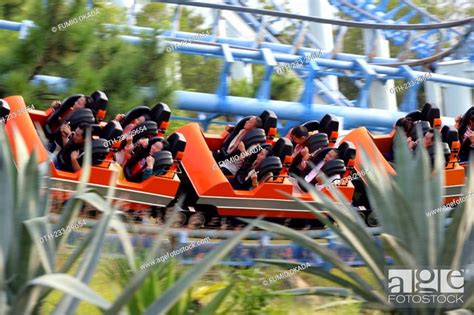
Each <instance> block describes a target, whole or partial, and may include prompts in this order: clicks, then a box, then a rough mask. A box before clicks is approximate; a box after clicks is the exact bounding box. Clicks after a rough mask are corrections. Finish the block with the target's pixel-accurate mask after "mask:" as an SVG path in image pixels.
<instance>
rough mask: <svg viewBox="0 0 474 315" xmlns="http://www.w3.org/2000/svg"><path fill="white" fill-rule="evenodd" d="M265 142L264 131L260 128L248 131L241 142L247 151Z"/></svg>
mask: <svg viewBox="0 0 474 315" xmlns="http://www.w3.org/2000/svg"><path fill="white" fill-rule="evenodd" d="M265 140H266V134H265V131H264V130H263V129H261V128H255V129H252V130H249V131H248V132H247V133H246V134H245V136H244V138H243V139H242V142H243V143H244V145H245V148H246V149H248V148H250V147H251V146H252V145H255V144H262V143H264V142H265Z"/></svg>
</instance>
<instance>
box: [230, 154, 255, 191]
mask: <svg viewBox="0 0 474 315" xmlns="http://www.w3.org/2000/svg"><path fill="white" fill-rule="evenodd" d="M254 161H255V159H248V158H247V159H245V161H244V163H243V164H242V166H241V167H240V168H239V170H238V171H237V173H236V174H235V177H234V178H233V179H232V180H231V181H230V184H231V185H232V187H233V188H234V189H237V190H250V189H251V188H252V187H253V186H252V178H248V179H246V177H247V176H248V174H249V172H250V171H251V170H252V169H253V162H254Z"/></svg>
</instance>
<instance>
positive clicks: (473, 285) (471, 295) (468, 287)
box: [463, 278, 474, 310]
mask: <svg viewBox="0 0 474 315" xmlns="http://www.w3.org/2000/svg"><path fill="white" fill-rule="evenodd" d="M473 304H474V281H473V280H472V278H471V280H470V281H466V282H465V284H464V305H463V307H465V308H467V309H471V310H472V307H473Z"/></svg>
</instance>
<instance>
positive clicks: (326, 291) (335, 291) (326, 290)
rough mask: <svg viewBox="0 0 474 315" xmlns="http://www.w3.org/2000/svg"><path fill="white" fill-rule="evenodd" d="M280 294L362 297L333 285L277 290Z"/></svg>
mask: <svg viewBox="0 0 474 315" xmlns="http://www.w3.org/2000/svg"><path fill="white" fill-rule="evenodd" d="M275 294H278V295H292V296H299V295H316V294H317V295H325V296H336V297H352V298H354V299H360V298H359V297H358V296H355V295H353V293H352V291H351V290H349V289H346V288H332V287H310V288H298V289H288V290H281V291H277V292H275Z"/></svg>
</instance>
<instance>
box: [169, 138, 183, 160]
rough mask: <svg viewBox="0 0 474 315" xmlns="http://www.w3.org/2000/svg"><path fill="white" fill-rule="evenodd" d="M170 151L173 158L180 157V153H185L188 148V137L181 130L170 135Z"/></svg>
mask: <svg viewBox="0 0 474 315" xmlns="http://www.w3.org/2000/svg"><path fill="white" fill-rule="evenodd" d="M168 143H169V145H170V152H171V155H172V156H173V159H180V158H179V157H180V153H181V154H183V153H184V150H185V149H186V138H185V137H184V135H183V134H181V133H179V132H174V133H172V134H171V135H170V136H169V137H168Z"/></svg>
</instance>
